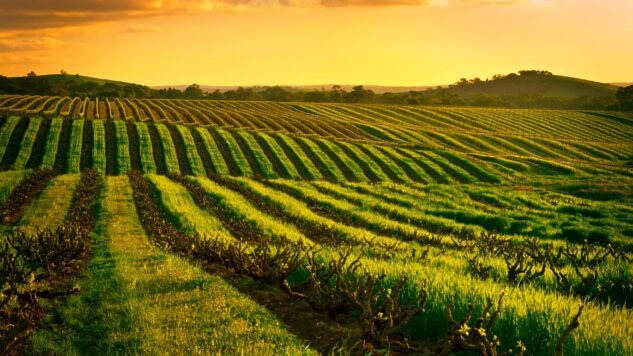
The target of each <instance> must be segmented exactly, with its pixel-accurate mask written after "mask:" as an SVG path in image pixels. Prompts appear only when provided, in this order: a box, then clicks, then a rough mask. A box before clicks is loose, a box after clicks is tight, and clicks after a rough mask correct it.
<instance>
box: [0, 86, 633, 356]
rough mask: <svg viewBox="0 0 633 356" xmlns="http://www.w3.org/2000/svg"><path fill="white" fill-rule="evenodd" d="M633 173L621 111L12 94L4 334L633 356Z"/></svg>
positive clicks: (632, 128) (631, 125)
mask: <svg viewBox="0 0 633 356" xmlns="http://www.w3.org/2000/svg"><path fill="white" fill-rule="evenodd" d="M632 158H633V119H632V118H631V117H629V116H626V115H623V114H619V113H612V112H610V113H604V112H596V111H588V110H584V111H572V110H541V109H529V110H527V109H485V108H467V107H437V106H421V105H374V104H332V103H320V104H316V103H277V102H264V101H220V100H218V101H211V100H167V99H138V98H101V97H99V98H79V97H65V96H37V95H32V96H29V95H0V229H1V231H2V232H3V234H4V236H3V238H2V239H0V248H1V249H2V254H0V258H4V260H3V264H0V272H3V273H0V281H4V280H7V281H8V282H7V283H5V284H3V285H8V286H10V288H8V289H7V288H5V289H4V290H3V292H2V294H1V295H0V298H4V299H0V301H3V300H9V301H15V300H23V301H24V302H21V303H6V304H5V307H3V308H0V316H2V318H0V326H1V327H0V339H1V338H3V337H4V336H5V335H9V337H11V338H13V339H12V340H21V343H18V346H19V347H20V349H24V350H28V351H29V352H27V353H37V354H63V353H77V354H113V353H114V354H116V353H117V352H118V353H121V351H122V350H123V351H125V352H128V351H131V350H135V351H136V352H138V353H149V354H154V353H174V354H175V353H186V354H189V353H196V352H197V353H227V354H240V353H244V354H266V355H274V354H291V355H311V354H324V353H328V352H330V351H332V350H338V351H340V350H346V351H350V350H351V351H354V350H356V349H354V347H355V346H354V345H364V346H363V347H365V348H367V349H363V350H362V351H363V352H362V353H366V351H367V350H368V349H369V348H371V349H382V348H384V349H387V348H391V347H398V348H399V349H397V350H398V351H399V352H403V353H407V352H408V353H411V352H414V351H415V350H425V348H431V347H433V348H434V349H435V348H440V347H441V348H442V349H443V350H450V351H451V352H458V351H460V350H461V344H454V343H453V341H451V340H453V339H452V338H454V337H456V336H455V335H461V336H460V337H469V338H474V339H473V340H475V341H477V342H478V344H477V343H474V341H472V340H471V341H469V342H473V345H480V346H475V347H484V346H481V345H487V344H489V345H492V346H490V347H493V348H495V349H496V347H497V346H496V343H500V346H499V347H500V348H503V349H507V348H510V347H518V348H519V349H523V348H525V349H527V350H529V351H530V352H531V353H533V354H538V355H541V354H543V355H545V354H554V353H555V350H556V349H562V350H564V351H565V353H567V354H573V355H607V354H608V355H611V354H613V355H619V354H631V353H632V352H633V343H632V342H631V338H630V332H629V331H630V330H633V314H632V311H631V309H630V305H631V302H632V301H633V287H632V286H633V284H632V283H631V282H632V281H633V277H632V276H631V251H633V242H632V240H631V236H632V235H633V231H632V229H631V221H633V210H631V208H630V206H631V202H632V201H633V199H632V195H631V194H632V191H631V186H633V182H632V181H633V173H632V172H631V166H630V162H631V159H632ZM36 234H39V235H36ZM34 236H35V237H34ZM22 242H23V243H22ZM15 256H18V257H15ZM40 256H44V257H43V258H40ZM14 257H15V258H14ZM16 261H17V262H16ZM21 261H26V262H25V263H22V262H21ZM51 261H52V262H51ZM16 264H18V265H19V266H21V268H22V269H19V268H14V267H16ZM5 266H8V267H5ZM5 270H6V271H9V272H10V271H21V272H20V273H8V272H7V273H5V272H4V271H5ZM60 276H61V277H60ZM2 278H4V279H2ZM60 280H61V282H60ZM12 286H18V287H12ZM69 286H73V287H69ZM71 288H72V289H71ZM69 289H70V290H69ZM24 291H26V292H24ZM28 291H33V292H28ZM60 291H61V292H60ZM24 293H27V294H28V293H32V294H31V295H34V296H37V298H36V297H33V298H26V297H23V295H24ZM60 295H61V296H62V297H59V296H60ZM66 296H68V298H65V297H66ZM18 298H22V299H18ZM504 298H505V299H504ZM502 299H503V304H502V303H501V300H502ZM51 300H52V301H51ZM95 304H97V305H99V307H95ZM581 305H582V307H581ZM86 310H90V312H89V313H88V312H86ZM469 313H471V314H472V315H473V316H474V317H473V318H470V317H469V315H471V314H469ZM50 314H54V315H55V317H50V318H49V317H47V316H46V315H50ZM25 315H26V316H27V317H28V318H29V319H27V320H26V321H24V316H25ZM453 316H455V317H453ZM385 320H393V323H391V322H390V323H386V322H385ZM18 322H21V324H20V323H18ZM614 324H615V325H617V327H613V325H614ZM16 325H17V327H16ZM20 325H27V326H28V328H22V329H20V328H19V326H20ZM429 325H431V326H432V327H429ZM139 326H142V327H139ZM372 328H373V329H372ZM25 330H26V331H25ZM95 330H97V332H98V333H99V334H100V336H99V337H100V338H107V341H105V342H103V343H95V342H93V341H94V340H95V336H94V333H95ZM368 330H373V331H368ZM564 330H568V331H564ZM466 332H468V333H466ZM377 333H381V335H382V334H384V335H389V337H388V338H387V339H384V338H380V337H375V336H372V335H378V334H377ZM15 335H18V336H15ZM164 335H170V337H165V336H164ZM172 335H173V338H172V337H171V336H172ZM447 335H448V337H447ZM345 338H347V339H346V340H349V341H348V342H349V344H350V345H351V346H348V345H347V344H341V343H340V340H341V339H345ZM486 343H487V344H486ZM367 345H368V346H367ZM515 345H517V346H515ZM413 347H415V349H414V348H413ZM348 348H349V349H348ZM0 351H1V350H0ZM31 351H32V352H31ZM351 351H350V352H351ZM356 351H358V350H356ZM125 352H123V353H125Z"/></svg>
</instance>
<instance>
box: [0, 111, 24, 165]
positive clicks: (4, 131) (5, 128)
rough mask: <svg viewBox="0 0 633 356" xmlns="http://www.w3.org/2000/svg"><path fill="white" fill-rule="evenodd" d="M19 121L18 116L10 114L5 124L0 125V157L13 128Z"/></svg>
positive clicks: (7, 143)
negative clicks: (0, 126)
mask: <svg viewBox="0 0 633 356" xmlns="http://www.w3.org/2000/svg"><path fill="white" fill-rule="evenodd" d="M19 121H20V118H19V117H15V116H12V117H10V118H8V119H7V121H6V122H5V124H4V125H2V128H0V159H1V158H2V157H4V153H5V152H6V150H7V146H8V145H9V140H10V139H11V134H12V133H13V129H14V128H15V126H17V124H18V122H19Z"/></svg>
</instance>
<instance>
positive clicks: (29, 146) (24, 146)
mask: <svg viewBox="0 0 633 356" xmlns="http://www.w3.org/2000/svg"><path fill="white" fill-rule="evenodd" d="M42 121H43V119H42V118H40V117H33V118H31V119H30V122H29V127H28V129H27V130H26V132H25V133H24V136H23V137H22V142H21V143H20V151H19V153H18V156H17V157H16V159H15V162H14V163H13V169H24V168H26V167H27V163H28V161H29V158H30V157H31V154H32V153H33V146H34V145H35V141H36V138H37V136H38V133H39V132H40V126H41V125H42Z"/></svg>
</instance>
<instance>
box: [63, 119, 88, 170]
mask: <svg viewBox="0 0 633 356" xmlns="http://www.w3.org/2000/svg"><path fill="white" fill-rule="evenodd" d="M83 129H84V121H83V120H74V121H73V126H72V131H71V134H70V148H69V150H68V165H67V171H68V173H79V172H80V171H81V146H82V142H83Z"/></svg>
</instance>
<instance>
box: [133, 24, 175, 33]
mask: <svg viewBox="0 0 633 356" xmlns="http://www.w3.org/2000/svg"><path fill="white" fill-rule="evenodd" d="M173 29H174V28H173V27H166V26H151V25H142V24H132V25H129V26H128V27H127V29H126V30H125V32H127V33H141V32H165V31H171V30H173Z"/></svg>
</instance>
